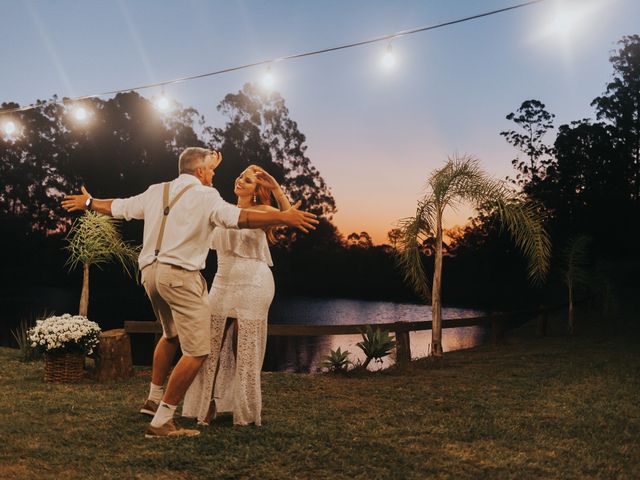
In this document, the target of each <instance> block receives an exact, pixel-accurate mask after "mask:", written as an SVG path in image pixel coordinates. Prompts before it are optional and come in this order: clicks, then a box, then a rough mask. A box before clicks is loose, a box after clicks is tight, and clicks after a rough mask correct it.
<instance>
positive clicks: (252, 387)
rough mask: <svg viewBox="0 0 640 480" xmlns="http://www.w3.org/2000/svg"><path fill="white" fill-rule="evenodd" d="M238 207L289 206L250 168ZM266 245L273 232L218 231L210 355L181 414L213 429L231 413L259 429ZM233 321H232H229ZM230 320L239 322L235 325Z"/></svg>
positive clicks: (269, 291) (269, 295)
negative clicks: (217, 419) (218, 415)
mask: <svg viewBox="0 0 640 480" xmlns="http://www.w3.org/2000/svg"><path fill="white" fill-rule="evenodd" d="M234 192H235V194H236V195H237V197H238V203H237V204H238V207H240V208H251V209H252V210H257V211H269V210H276V209H275V208H274V207H272V206H271V195H272V194H273V196H274V197H275V199H276V202H277V203H278V206H279V208H280V210H287V209H289V208H290V207H291V205H290V203H289V200H288V199H287V197H286V195H285V194H284V193H283V191H282V189H281V188H280V186H279V185H278V183H277V182H276V181H275V179H274V178H273V177H272V176H271V175H269V174H268V173H267V172H266V171H265V170H263V169H262V168H260V167H258V166H256V165H250V166H249V167H247V168H246V169H245V170H244V171H243V172H242V173H241V174H240V176H239V177H238V178H237V179H236V182H235V188H234ZM267 240H269V241H271V242H273V241H274V236H273V233H272V231H271V230H270V229H268V230H266V231H263V230H261V229H243V230H235V229H226V228H223V227H216V228H215V229H214V231H213V240H212V246H211V248H212V249H214V250H216V252H217V255H218V271H217V273H216V275H215V277H214V279H213V285H212V287H211V291H210V292H209V300H210V304H211V312H212V317H211V333H210V334H211V354H210V355H209V357H208V359H207V360H206V361H205V363H204V364H203V366H202V368H201V369H200V371H199V372H198V375H197V377H196V378H195V380H194V381H193V383H192V384H191V386H190V387H189V390H188V391H187V394H186V396H185V400H184V406H183V409H182V415H183V416H186V417H197V419H198V423H202V424H209V423H210V421H211V420H212V419H213V418H215V415H216V413H220V412H233V423H234V425H248V424H250V423H253V424H255V425H256V426H260V425H261V410H262V392H261V388H260V371H261V369H262V362H263V360H264V352H265V347H266V343H267V314H268V312H269V306H270V305H271V300H273V294H274V284H273V276H272V274H271V270H270V269H269V267H270V266H273V263H272V261H271V254H270V253H269V245H268V243H267ZM227 319H229V321H227ZM232 319H235V320H233V321H232Z"/></svg>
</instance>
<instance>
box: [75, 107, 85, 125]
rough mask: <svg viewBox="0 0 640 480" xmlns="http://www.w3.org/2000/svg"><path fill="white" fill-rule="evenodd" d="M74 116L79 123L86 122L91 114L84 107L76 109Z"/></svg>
mask: <svg viewBox="0 0 640 480" xmlns="http://www.w3.org/2000/svg"><path fill="white" fill-rule="evenodd" d="M73 116H74V117H75V119H76V120H78V121H79V122H84V121H85V120H86V119H87V118H88V117H89V114H88V113H87V110H86V109H85V108H84V107H76V108H75V109H74V111H73Z"/></svg>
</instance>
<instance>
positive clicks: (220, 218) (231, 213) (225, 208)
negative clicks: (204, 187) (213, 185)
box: [209, 190, 240, 228]
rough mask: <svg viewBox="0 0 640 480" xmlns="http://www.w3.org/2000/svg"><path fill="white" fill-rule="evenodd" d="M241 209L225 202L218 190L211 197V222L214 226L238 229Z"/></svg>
mask: <svg viewBox="0 0 640 480" xmlns="http://www.w3.org/2000/svg"><path fill="white" fill-rule="evenodd" d="M239 218H240V209H239V208H238V207H236V206H235V205H231V204H230V203H227V202H225V201H224V200H223V199H222V197H221V196H220V193H218V191H217V190H213V192H212V195H211V214H210V215H209V221H210V222H211V224H212V225H214V226H219V227H225V228H238V220H239Z"/></svg>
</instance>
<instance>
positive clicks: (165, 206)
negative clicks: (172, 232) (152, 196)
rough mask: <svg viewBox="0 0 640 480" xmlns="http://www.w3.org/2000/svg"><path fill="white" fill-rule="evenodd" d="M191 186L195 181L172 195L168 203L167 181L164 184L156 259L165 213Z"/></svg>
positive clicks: (164, 222)
mask: <svg viewBox="0 0 640 480" xmlns="http://www.w3.org/2000/svg"><path fill="white" fill-rule="evenodd" d="M193 186H195V183H191V184H189V185H187V186H186V187H184V188H183V189H182V190H180V191H179V192H178V194H177V195H176V196H175V197H174V199H173V200H171V203H169V182H167V183H165V184H164V191H163V192H162V224H161V225H160V233H159V234H158V241H157V242H156V251H155V256H156V259H157V258H158V254H159V253H160V246H161V245H162V237H163V236H164V226H165V225H166V223H167V215H169V212H170V211H171V209H172V208H173V206H174V205H175V204H176V202H177V201H178V200H180V197H181V196H182V195H183V194H184V192H186V191H187V190H189V189H190V188H191V187H193Z"/></svg>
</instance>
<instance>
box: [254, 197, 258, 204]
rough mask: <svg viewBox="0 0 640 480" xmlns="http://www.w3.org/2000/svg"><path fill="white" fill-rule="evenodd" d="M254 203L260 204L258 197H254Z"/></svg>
mask: <svg viewBox="0 0 640 480" xmlns="http://www.w3.org/2000/svg"><path fill="white" fill-rule="evenodd" d="M253 203H258V197H256V196H255V195H254V196H253Z"/></svg>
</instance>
